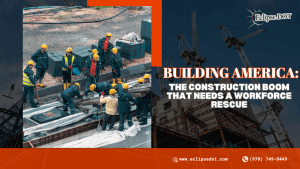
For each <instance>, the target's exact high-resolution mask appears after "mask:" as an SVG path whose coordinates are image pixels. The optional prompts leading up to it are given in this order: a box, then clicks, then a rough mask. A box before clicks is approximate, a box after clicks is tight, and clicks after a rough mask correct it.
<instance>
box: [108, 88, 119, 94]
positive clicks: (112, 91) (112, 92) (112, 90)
mask: <svg viewBox="0 0 300 169" xmlns="http://www.w3.org/2000/svg"><path fill="white" fill-rule="evenodd" d="M115 93H117V91H116V90H115V89H110V90H109V94H115Z"/></svg>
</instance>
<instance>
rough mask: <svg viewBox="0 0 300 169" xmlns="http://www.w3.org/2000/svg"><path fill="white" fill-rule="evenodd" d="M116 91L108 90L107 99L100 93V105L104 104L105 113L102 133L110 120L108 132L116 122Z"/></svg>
mask: <svg viewBox="0 0 300 169" xmlns="http://www.w3.org/2000/svg"><path fill="white" fill-rule="evenodd" d="M116 93H117V91H116V90H115V89H110V90H109V95H110V96H109V97H105V98H103V96H104V92H102V93H101V97H100V103H105V107H106V113H105V116H104V120H103V125H102V131H104V130H105V129H106V124H107V122H108V121H109V120H110V126H109V130H111V129H113V128H114V124H115V121H116V113H117V108H118V99H117V98H116Z"/></svg>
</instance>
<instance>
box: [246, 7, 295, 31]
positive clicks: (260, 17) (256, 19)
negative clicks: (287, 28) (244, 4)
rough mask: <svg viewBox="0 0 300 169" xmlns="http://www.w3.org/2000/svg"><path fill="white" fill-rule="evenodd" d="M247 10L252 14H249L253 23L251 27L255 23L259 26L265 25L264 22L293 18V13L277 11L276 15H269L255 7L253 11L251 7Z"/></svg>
mask: <svg viewBox="0 0 300 169" xmlns="http://www.w3.org/2000/svg"><path fill="white" fill-rule="evenodd" d="M247 10H248V11H249V12H250V13H251V16H248V17H250V18H251V21H250V23H252V24H251V25H250V27H249V28H251V27H252V26H253V25H257V28H258V27H259V26H260V25H263V24H264V22H266V23H269V21H274V20H285V19H291V18H292V13H277V14H276V15H267V14H265V13H263V12H262V11H261V10H260V9H259V10H258V11H256V10H255V9H254V11H253V12H252V11H250V10H249V9H247ZM249 28H248V29H249Z"/></svg>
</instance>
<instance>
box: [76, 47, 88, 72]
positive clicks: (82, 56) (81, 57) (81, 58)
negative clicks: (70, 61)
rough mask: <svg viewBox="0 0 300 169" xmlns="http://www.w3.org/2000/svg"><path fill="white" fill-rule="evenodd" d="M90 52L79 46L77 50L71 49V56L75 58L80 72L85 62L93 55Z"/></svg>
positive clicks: (86, 48)
mask: <svg viewBox="0 0 300 169" xmlns="http://www.w3.org/2000/svg"><path fill="white" fill-rule="evenodd" d="M90 50H91V49H90V48H88V47H86V46H80V47H78V48H74V49H73V54H74V56H75V60H76V61H77V66H78V69H79V70H80V71H82V68H83V67H84V64H85V62H86V60H87V59H88V58H89V57H91V56H92V55H93V53H92V52H91V51H90Z"/></svg>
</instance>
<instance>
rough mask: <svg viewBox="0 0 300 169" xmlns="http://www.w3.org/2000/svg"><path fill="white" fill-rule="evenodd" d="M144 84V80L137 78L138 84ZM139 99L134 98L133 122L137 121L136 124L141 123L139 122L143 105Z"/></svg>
mask: <svg viewBox="0 0 300 169" xmlns="http://www.w3.org/2000/svg"><path fill="white" fill-rule="evenodd" d="M143 83H144V79H142V78H139V79H138V84H143ZM141 99H142V98H140V97H138V98H136V111H135V112H136V120H135V121H138V122H142V120H141V114H142V110H143V103H142V102H141Z"/></svg>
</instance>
